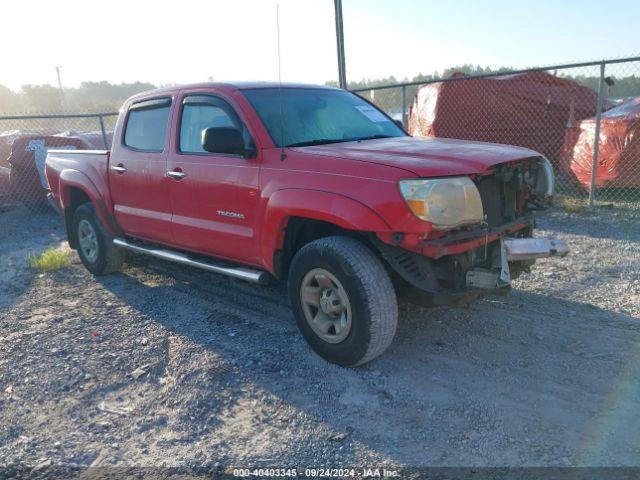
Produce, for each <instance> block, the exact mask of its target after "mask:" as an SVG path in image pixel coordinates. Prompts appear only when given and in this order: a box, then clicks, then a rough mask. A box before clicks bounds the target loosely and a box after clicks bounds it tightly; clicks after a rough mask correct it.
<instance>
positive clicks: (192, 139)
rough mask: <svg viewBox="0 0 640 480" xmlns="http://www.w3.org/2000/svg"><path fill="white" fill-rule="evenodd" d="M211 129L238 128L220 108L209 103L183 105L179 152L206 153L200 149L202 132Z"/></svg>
mask: <svg viewBox="0 0 640 480" xmlns="http://www.w3.org/2000/svg"><path fill="white" fill-rule="evenodd" d="M211 127H233V128H238V125H237V124H236V122H234V120H233V119H232V118H231V116H230V115H229V114H228V113H227V112H226V111H225V110H224V109H223V108H222V107H220V106H217V105H213V104H209V103H194V104H189V103H187V104H185V105H184V107H183V110H182V120H181V122H180V151H181V152H183V153H207V152H206V151H205V150H204V149H203V148H202V132H203V130H205V129H207V128H211Z"/></svg>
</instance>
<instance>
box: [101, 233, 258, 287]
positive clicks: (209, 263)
mask: <svg viewBox="0 0 640 480" xmlns="http://www.w3.org/2000/svg"><path fill="white" fill-rule="evenodd" d="M113 244H114V245H118V246H119V247H122V248H126V249H127V250H131V251H132V252H135V253H141V254H143V255H149V256H151V257H156V258H161V259H162V260H168V261H170V262H175V263H180V264H182V265H188V266H190V267H196V268H201V269H203V270H208V271H209V272H215V273H221V274H223V275H227V276H229V277H233V278H239V279H240V280H246V281H247V282H252V283H259V284H261V285H264V284H266V283H268V282H269V274H268V273H267V272H265V271H261V270H253V269H251V268H247V267H232V266H228V265H225V264H223V263H216V262H215V261H213V260H201V259H195V258H192V257H191V256H189V255H188V254H186V253H182V252H177V251H174V250H166V249H163V248H157V247H153V246H149V245H146V244H140V243H137V242H135V243H133V242H131V241H129V240H126V239H124V238H114V239H113Z"/></svg>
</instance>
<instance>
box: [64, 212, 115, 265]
mask: <svg viewBox="0 0 640 480" xmlns="http://www.w3.org/2000/svg"><path fill="white" fill-rule="evenodd" d="M90 235H93V236H94V238H95V241H91V240H89V241H87V240H86V239H87V238H91V237H90ZM73 236H74V241H75V244H76V247H77V249H78V256H79V257H80V260H81V261H82V264H83V265H84V266H85V267H86V269H87V270H89V271H90V272H91V273H93V274H94V275H107V274H109V273H113V272H117V271H118V270H120V267H121V266H122V263H123V262H124V257H125V252H124V250H123V249H122V248H119V247H118V246H116V245H114V244H113V239H112V238H111V236H109V234H107V232H106V231H105V229H104V227H103V226H102V222H101V221H100V219H99V218H98V216H97V215H96V211H95V209H94V208H93V205H92V204H91V203H84V204H82V205H80V206H79V207H78V208H77V209H76V210H75V212H73ZM83 239H85V243H84V245H83ZM89 244H91V245H93V246H95V248H88V247H85V245H89Z"/></svg>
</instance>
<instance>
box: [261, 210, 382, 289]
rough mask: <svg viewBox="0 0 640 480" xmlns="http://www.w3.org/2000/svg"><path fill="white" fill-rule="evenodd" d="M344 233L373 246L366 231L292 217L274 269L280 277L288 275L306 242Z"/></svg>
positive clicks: (276, 253)
mask: <svg viewBox="0 0 640 480" xmlns="http://www.w3.org/2000/svg"><path fill="white" fill-rule="evenodd" d="M333 235H342V236H347V237H352V238H356V239H358V240H360V241H362V242H363V243H364V244H365V245H367V246H368V247H371V245H370V241H369V239H368V235H367V234H366V233H365V232H358V231H355V230H347V229H344V228H342V227H339V226H337V225H334V224H333V223H329V222H323V221H321V220H314V219H310V218H302V217H292V218H290V219H289V221H288V222H287V226H286V227H285V230H284V241H283V243H282V249H281V250H278V251H276V252H275V254H274V259H273V260H274V261H273V264H274V269H275V273H276V276H277V277H278V278H280V279H284V278H286V277H287V275H288V273H289V265H290V264H291V260H292V259H293V257H294V256H295V254H296V253H297V252H298V250H300V249H301V248H302V247H304V246H305V245H306V244H308V243H310V242H313V241H314V240H317V239H319V238H324V237H330V236H333Z"/></svg>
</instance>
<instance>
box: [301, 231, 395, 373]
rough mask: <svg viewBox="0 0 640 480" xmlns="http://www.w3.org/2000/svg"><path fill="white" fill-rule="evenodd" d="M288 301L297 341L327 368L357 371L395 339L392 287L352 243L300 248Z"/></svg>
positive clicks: (334, 240)
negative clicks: (306, 345)
mask: <svg viewBox="0 0 640 480" xmlns="http://www.w3.org/2000/svg"><path fill="white" fill-rule="evenodd" d="M289 296H290V298H291V303H292V306H293V310H294V314H295V317H296V322H297V324H298V328H299V329H300V331H301V333H302V335H303V336H304V338H305V339H306V340H307V342H308V343H309V345H310V346H311V348H313V350H314V351H316V352H317V353H318V354H319V355H320V356H321V357H322V358H324V359H325V360H327V361H329V362H332V363H337V364H339V365H343V366H347V367H354V366H358V365H362V364H364V363H366V362H369V361H371V360H373V359H374V358H376V357H377V356H379V355H380V354H381V353H382V352H384V351H385V350H386V349H387V347H388V346H389V345H390V344H391V341H392V340H393V337H394V335H395V331H396V325H397V321H398V307H397V301H396V295H395V291H394V289H393V285H392V284H391V280H390V279H389V276H388V274H387V272H386V271H385V269H384V266H383V265H382V263H381V261H380V260H379V259H378V258H377V257H376V256H375V255H374V254H373V253H372V252H371V251H370V250H369V249H368V248H367V247H366V246H365V245H364V244H362V243H361V242H358V241H357V240H354V239H351V238H347V237H327V238H321V239H319V240H316V241H314V242H311V243H309V244H307V245H305V246H304V247H303V248H302V249H301V250H300V251H299V252H298V253H297V254H296V256H295V257H294V259H293V262H292V263H291V269H290V272H289Z"/></svg>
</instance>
